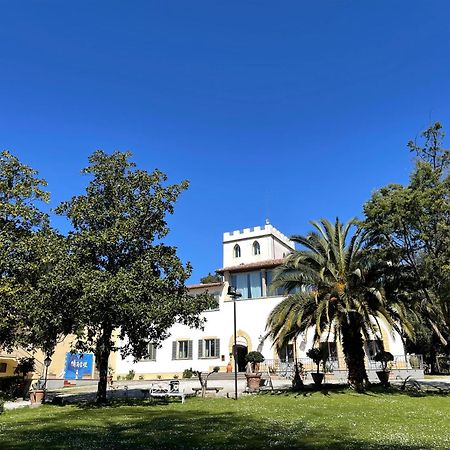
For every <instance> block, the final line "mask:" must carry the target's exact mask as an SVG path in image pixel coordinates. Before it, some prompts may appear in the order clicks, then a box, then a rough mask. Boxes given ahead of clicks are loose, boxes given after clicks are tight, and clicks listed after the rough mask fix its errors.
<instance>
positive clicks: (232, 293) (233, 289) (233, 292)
mask: <svg viewBox="0 0 450 450" xmlns="http://www.w3.org/2000/svg"><path fill="white" fill-rule="evenodd" d="M228 295H229V296H230V297H231V298H232V299H233V315H234V347H233V357H234V399H235V400H237V398H238V393H237V369H238V367H237V341H236V299H237V298H239V297H242V294H241V293H240V292H237V291H236V287H235V286H228Z"/></svg>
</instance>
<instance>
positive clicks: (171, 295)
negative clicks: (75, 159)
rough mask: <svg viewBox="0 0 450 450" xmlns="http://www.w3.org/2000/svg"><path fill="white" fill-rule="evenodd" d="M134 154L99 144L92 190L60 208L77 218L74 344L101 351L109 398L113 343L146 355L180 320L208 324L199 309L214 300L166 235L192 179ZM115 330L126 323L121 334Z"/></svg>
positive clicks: (101, 396)
mask: <svg viewBox="0 0 450 450" xmlns="http://www.w3.org/2000/svg"><path fill="white" fill-rule="evenodd" d="M130 156H131V154H130V153H122V152H115V153H113V154H112V155H107V154H106V153H104V152H102V151H96V152H94V153H93V154H92V155H91V156H90V158H89V163H90V164H89V166H88V167H87V168H86V169H84V170H83V171H82V172H83V173H84V174H87V175H89V176H90V178H91V179H90V182H89V184H88V186H87V188H86V192H85V194H84V195H79V196H76V197H73V198H72V199H71V200H69V201H67V202H63V203H62V204H61V205H60V206H59V207H58V208H57V210H56V211H57V213H58V214H61V215H64V216H66V217H67V218H68V219H69V220H70V221H71V223H72V226H73V231H71V232H70V234H69V237H68V248H69V254H70V257H71V258H70V259H71V260H70V265H71V266H72V267H75V268H76V275H75V276H74V277H72V278H71V280H72V283H73V285H74V286H75V287H76V290H77V291H78V297H77V304H78V308H77V309H78V312H79V314H80V315H81V322H82V325H83V326H82V327H79V329H78V333H77V339H76V343H75V345H76V348H77V349H79V350H80V351H82V352H89V351H93V352H95V355H96V363H97V366H98V369H99V372H100V381H99V389H98V393H97V398H98V401H99V402H104V401H106V377H107V367H108V357H109V355H110V353H111V351H120V352H121V354H122V355H123V356H126V355H133V356H134V357H135V358H136V359H141V358H142V357H143V356H145V354H146V353H147V348H148V344H149V343H153V344H157V343H158V342H160V341H161V340H163V339H165V338H167V336H168V334H167V330H168V329H169V328H170V327H171V326H172V325H173V324H174V323H176V322H181V323H184V324H186V325H189V326H195V327H199V326H201V324H202V320H201V319H200V316H199V314H200V312H201V311H203V310H204V309H205V308H206V306H207V304H208V302H209V298H208V296H207V295H199V296H196V297H195V298H193V297H192V296H190V295H189V294H188V292H187V289H186V287H185V282H186V280H187V279H188V278H189V276H190V274H191V266H190V265H189V264H187V265H186V266H184V265H183V264H182V262H181V261H180V259H179V258H178V256H177V254H176V248H175V247H171V246H168V245H166V244H164V242H163V239H164V238H165V237H166V236H167V234H168V233H169V228H168V226H167V222H166V216H167V214H172V213H173V212H174V203H175V202H176V200H177V198H178V197H179V195H180V194H181V192H182V191H183V190H185V189H186V188H187V187H188V183H187V182H186V181H183V182H181V183H180V184H174V185H166V181H167V177H166V175H165V174H164V173H162V172H161V171H159V170H155V171H154V172H152V173H149V172H146V171H144V170H137V169H136V168H135V164H134V163H132V162H130V160H129V159H130ZM113 330H120V332H119V336H118V337H119V339H118V340H115V339H113V338H112V333H113Z"/></svg>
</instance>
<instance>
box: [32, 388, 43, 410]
mask: <svg viewBox="0 0 450 450" xmlns="http://www.w3.org/2000/svg"><path fill="white" fill-rule="evenodd" d="M44 397H45V391H44V390H43V389H36V390H35V391H30V400H31V406H38V405H42V402H43V401H44Z"/></svg>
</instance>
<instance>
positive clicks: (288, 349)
mask: <svg viewBox="0 0 450 450" xmlns="http://www.w3.org/2000/svg"><path fill="white" fill-rule="evenodd" d="M278 357H279V358H280V360H281V361H287V362H292V361H294V344H287V345H283V347H281V348H280V349H279V350H278Z"/></svg>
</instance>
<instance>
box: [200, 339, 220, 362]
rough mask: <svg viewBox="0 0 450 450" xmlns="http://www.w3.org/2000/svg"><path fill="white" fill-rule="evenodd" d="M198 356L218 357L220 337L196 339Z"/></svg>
mask: <svg viewBox="0 0 450 450" xmlns="http://www.w3.org/2000/svg"><path fill="white" fill-rule="evenodd" d="M198 357H199V358H220V339H216V338H208V339H200V340H199V341H198Z"/></svg>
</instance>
